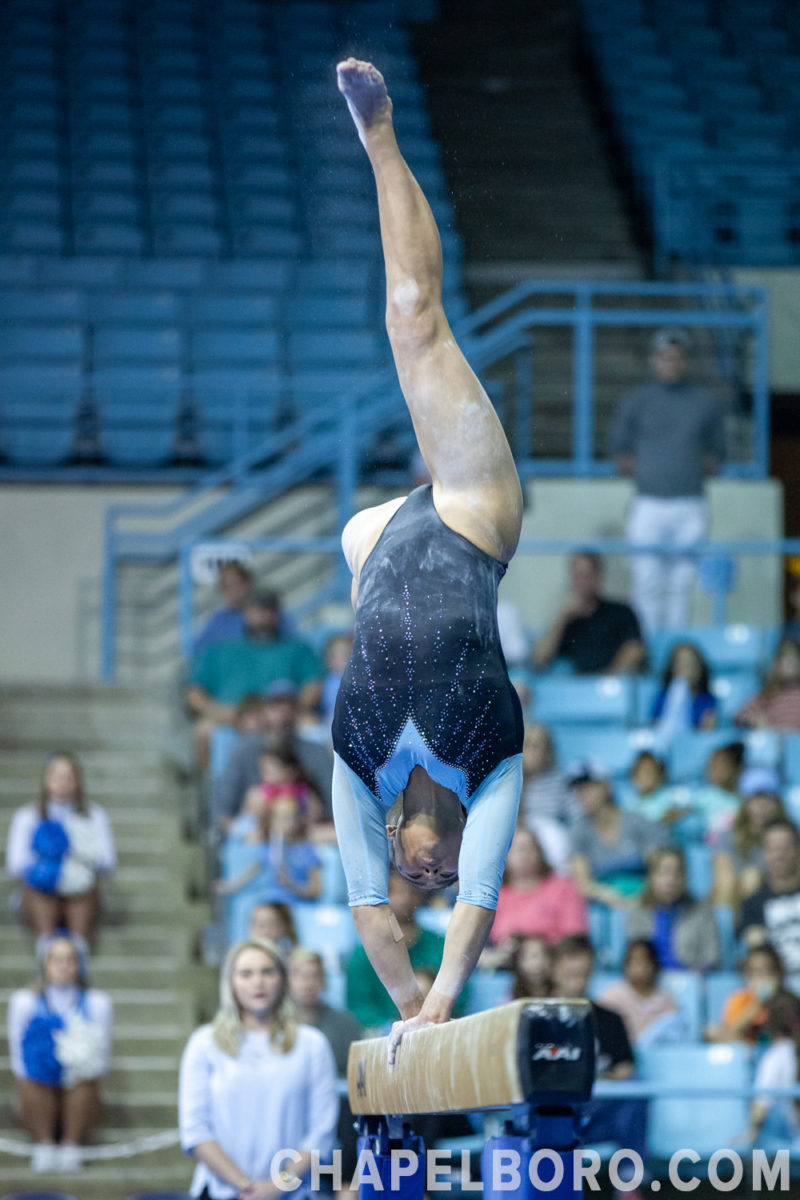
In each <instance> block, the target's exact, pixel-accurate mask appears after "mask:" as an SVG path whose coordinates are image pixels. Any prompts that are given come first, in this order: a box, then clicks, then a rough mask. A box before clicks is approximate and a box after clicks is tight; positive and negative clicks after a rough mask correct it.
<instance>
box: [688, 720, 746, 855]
mask: <svg viewBox="0 0 800 1200" xmlns="http://www.w3.org/2000/svg"><path fill="white" fill-rule="evenodd" d="M743 767H744V743H743V742H729V743H728V744H727V745H726V746H717V748H716V750H714V751H712V753H711V754H710V755H709V757H708V762H707V763H706V768H705V772H704V775H705V782H704V783H702V784H700V786H698V787H695V788H693V789H692V808H693V809H694V810H695V812H697V813H699V814H700V816H701V817H702V820H703V831H704V838H705V841H706V842H708V843H709V845H712V844H713V843H714V842H715V841H716V840H717V839H718V838H719V837H720V835H721V834H722V833H723V832H724V831H725V830H726V829H729V828H730V826H731V824H732V822H733V819H734V817H735V815H736V813H737V812H738V811H739V803H740V800H739V792H738V787H739V779H740V778H741V774H742V770H743Z"/></svg>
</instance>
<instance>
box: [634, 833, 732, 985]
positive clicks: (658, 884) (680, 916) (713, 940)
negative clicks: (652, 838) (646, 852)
mask: <svg viewBox="0 0 800 1200" xmlns="http://www.w3.org/2000/svg"><path fill="white" fill-rule="evenodd" d="M626 932H627V936H628V938H629V939H633V938H647V939H649V940H651V941H652V942H653V944H654V945H655V948H656V953H657V955H658V960H659V962H660V964H661V966H662V967H666V968H669V969H673V970H674V969H677V970H684V969H688V970H693V971H708V970H712V969H714V968H715V967H718V966H719V960H720V943H719V928H718V926H717V918H716V914H715V912H714V909H713V908H712V906H711V905H710V904H708V903H706V902H705V901H700V900H693V899H692V897H691V896H690V895H689V893H688V890H687V887H686V863H685V861H684V857H683V853H682V852H681V851H680V850H677V849H675V848H674V847H671V846H662V847H660V848H658V849H655V850H654V851H653V853H652V855H651V857H650V861H649V865H648V870H647V886H646V887H645V889H644V891H643V892H642V894H641V896H640V897H639V899H638V901H637V902H636V904H635V905H634V906H633V907H632V908H631V909H630V910H629V912H628V919H627V925H626Z"/></svg>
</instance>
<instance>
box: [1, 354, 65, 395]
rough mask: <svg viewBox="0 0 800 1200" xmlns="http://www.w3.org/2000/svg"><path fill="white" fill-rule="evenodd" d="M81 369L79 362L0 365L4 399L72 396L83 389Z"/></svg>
mask: <svg viewBox="0 0 800 1200" xmlns="http://www.w3.org/2000/svg"><path fill="white" fill-rule="evenodd" d="M80 380H81V368H80V364H79V363H78V362H75V363H70V364H66V363H41V362H36V363H33V362H31V363H25V364H19V365H16V366H5V365H3V364H0V398H4V399H5V398H7V399H10V400H20V399H26V398H29V397H30V398H35V397H53V396H55V395H62V394H63V395H72V394H74V392H75V389H76V388H77V387H78V386H79V384H80Z"/></svg>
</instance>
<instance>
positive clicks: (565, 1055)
mask: <svg viewBox="0 0 800 1200" xmlns="http://www.w3.org/2000/svg"><path fill="white" fill-rule="evenodd" d="M581 1053H582V1051H581V1048H580V1046H559V1045H558V1044H557V1043H556V1042H537V1044H536V1045H535V1046H534V1048H533V1054H532V1055H531V1061H532V1062H539V1061H540V1060H542V1059H544V1060H545V1062H577V1061H578V1059H579V1058H580V1057H581Z"/></svg>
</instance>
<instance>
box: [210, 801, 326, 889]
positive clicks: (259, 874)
mask: <svg viewBox="0 0 800 1200" xmlns="http://www.w3.org/2000/svg"><path fill="white" fill-rule="evenodd" d="M257 820H258V826H257V828H256V829H255V830H253V832H252V833H250V834H249V835H248V837H247V839H246V840H248V841H252V842H253V843H254V844H255V846H256V847H257V856H256V861H255V862H253V863H252V864H251V865H250V866H248V867H245V868H244V869H243V870H242V871H241V872H240V873H239V874H238V875H236V876H234V877H233V878H232V879H226V880H223V881H221V882H220V883H218V884H217V892H218V894H219V895H223V896H227V895H230V894H231V893H232V892H238V891H240V890H241V889H242V888H243V887H244V886H245V884H247V883H250V882H251V881H252V880H256V879H257V880H258V881H259V884H260V886H261V888H262V889H263V890H264V891H265V892H267V893H268V898H269V899H270V900H272V901H273V902H279V903H283V904H294V903H295V902H296V901H298V900H316V899H318V898H319V894H320V891H321V889H322V869H321V863H320V860H319V858H318V856H317V853H316V851H315V850H314V847H313V846H312V845H311V842H310V841H309V840H308V820H307V817H306V815H305V813H304V812H303V809H302V807H301V805H300V803H299V802H298V800H297V799H296V798H295V797H294V796H289V795H285V796H279V797H277V798H276V799H275V800H273V801H272V802H271V803H270V804H269V805H268V806H267V805H265V806H264V807H263V808H262V810H261V812H260V814H259V816H258V818H257Z"/></svg>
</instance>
